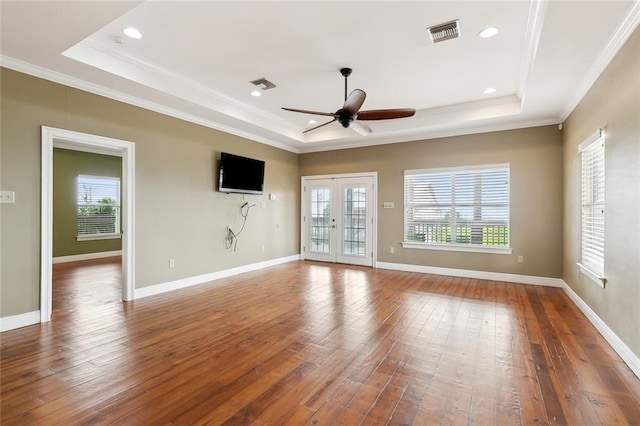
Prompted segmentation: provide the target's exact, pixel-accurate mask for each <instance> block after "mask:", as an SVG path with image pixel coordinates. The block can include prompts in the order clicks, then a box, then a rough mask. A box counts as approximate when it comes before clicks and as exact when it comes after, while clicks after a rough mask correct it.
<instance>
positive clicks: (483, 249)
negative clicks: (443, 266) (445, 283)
mask: <svg viewBox="0 0 640 426" xmlns="http://www.w3.org/2000/svg"><path fill="white" fill-rule="evenodd" d="M401 244H402V247H404V248H410V249H421V250H443V251H461V252H468V253H490V254H511V253H512V252H513V249H512V248H511V247H487V246H480V247H474V246H468V245H462V244H458V245H453V244H429V243H412V242H403V243H401Z"/></svg>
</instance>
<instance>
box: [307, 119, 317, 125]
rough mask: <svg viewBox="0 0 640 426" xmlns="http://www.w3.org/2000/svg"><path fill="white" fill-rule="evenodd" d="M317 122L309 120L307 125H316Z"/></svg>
mask: <svg viewBox="0 0 640 426" xmlns="http://www.w3.org/2000/svg"><path fill="white" fill-rule="evenodd" d="M316 123H317V121H316V120H309V124H316Z"/></svg>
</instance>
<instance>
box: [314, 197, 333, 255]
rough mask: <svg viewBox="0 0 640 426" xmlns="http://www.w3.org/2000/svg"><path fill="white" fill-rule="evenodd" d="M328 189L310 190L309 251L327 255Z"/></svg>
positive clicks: (329, 209)
mask: <svg viewBox="0 0 640 426" xmlns="http://www.w3.org/2000/svg"><path fill="white" fill-rule="evenodd" d="M330 195H331V193H330V191H329V188H319V189H311V251H313V252H320V253H329V252H330V249H329V231H330V226H331V219H330V215H331V204H330V198H329V197H330Z"/></svg>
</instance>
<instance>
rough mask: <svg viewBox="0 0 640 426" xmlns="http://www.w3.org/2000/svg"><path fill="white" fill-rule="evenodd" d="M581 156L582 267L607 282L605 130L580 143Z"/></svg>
mask: <svg viewBox="0 0 640 426" xmlns="http://www.w3.org/2000/svg"><path fill="white" fill-rule="evenodd" d="M578 151H579V152H580V154H581V156H582V228H581V229H582V259H581V263H579V264H578V265H579V266H580V270H581V271H582V272H583V273H584V274H585V275H587V276H588V277H590V278H592V279H593V280H594V281H596V282H597V283H598V284H600V285H602V286H604V282H605V279H604V188H605V185H604V131H603V130H602V129H600V130H599V131H598V132H596V133H595V134H594V135H592V136H591V137H589V138H588V139H587V140H585V141H584V142H582V143H581V144H580V146H579V147H578Z"/></svg>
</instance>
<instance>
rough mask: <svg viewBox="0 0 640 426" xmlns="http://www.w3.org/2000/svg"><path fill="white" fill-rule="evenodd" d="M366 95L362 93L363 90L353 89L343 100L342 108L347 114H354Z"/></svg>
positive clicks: (358, 109)
mask: <svg viewBox="0 0 640 426" xmlns="http://www.w3.org/2000/svg"><path fill="white" fill-rule="evenodd" d="M366 97H367V94H366V93H364V90H360V89H355V90H354V91H353V92H351V94H350V95H349V97H348V98H347V100H345V101H344V105H343V107H342V109H343V110H344V111H345V112H347V113H348V114H349V115H354V114H356V113H357V112H358V111H360V107H362V104H363V103H364V100H365V98H366Z"/></svg>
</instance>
